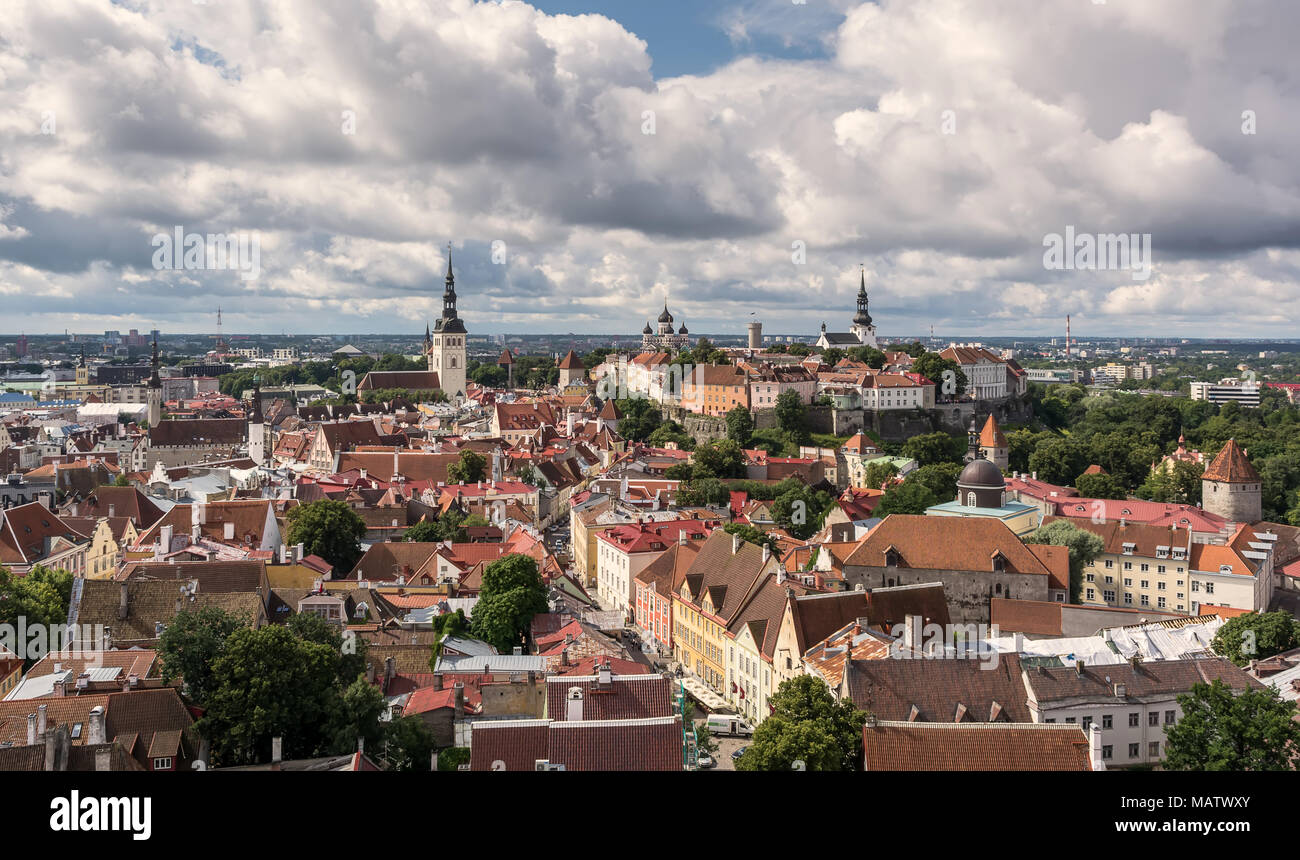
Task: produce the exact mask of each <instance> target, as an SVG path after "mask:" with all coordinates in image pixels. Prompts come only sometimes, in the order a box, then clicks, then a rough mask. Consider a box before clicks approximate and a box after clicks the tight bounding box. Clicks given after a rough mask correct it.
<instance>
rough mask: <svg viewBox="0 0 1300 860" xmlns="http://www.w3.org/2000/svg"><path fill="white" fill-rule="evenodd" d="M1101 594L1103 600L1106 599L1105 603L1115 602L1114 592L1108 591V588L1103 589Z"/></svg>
mask: <svg viewBox="0 0 1300 860" xmlns="http://www.w3.org/2000/svg"><path fill="white" fill-rule="evenodd" d="M1102 596H1103V597H1104V598H1105V600H1106V602H1107V603H1114V602H1115V592H1113V591H1109V590H1108V591H1103V592H1102Z"/></svg>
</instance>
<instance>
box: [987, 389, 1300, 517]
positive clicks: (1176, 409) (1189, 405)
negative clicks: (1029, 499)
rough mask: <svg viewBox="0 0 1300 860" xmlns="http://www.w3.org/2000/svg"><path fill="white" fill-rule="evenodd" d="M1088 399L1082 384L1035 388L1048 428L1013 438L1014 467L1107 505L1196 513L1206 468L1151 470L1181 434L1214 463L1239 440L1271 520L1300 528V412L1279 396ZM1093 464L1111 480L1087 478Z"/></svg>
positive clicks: (1038, 410)
mask: <svg viewBox="0 0 1300 860" xmlns="http://www.w3.org/2000/svg"><path fill="white" fill-rule="evenodd" d="M1086 394H1087V393H1086V391H1085V389H1084V388H1083V386H1079V385H1057V386H1051V387H1050V390H1049V389H1048V387H1045V386H1039V385H1031V391H1030V396H1031V399H1032V401H1033V404H1034V409H1035V412H1036V414H1037V415H1038V417H1039V419H1040V420H1041V421H1042V422H1043V424H1044V425H1046V429H1044V430H1038V431H1035V430H1029V429H1016V430H1012V431H1010V432H1008V433H1007V442H1008V445H1009V468H1010V469H1012V470H1016V471H1022V472H1037V474H1038V477H1039V478H1040V479H1041V480H1045V481H1048V482H1050V483H1054V484H1065V485H1073V486H1076V487H1078V488H1079V490H1080V492H1081V493H1084V489H1085V488H1086V489H1087V493H1086V494H1096V495H1097V496H1099V497H1103V498H1122V497H1124V496H1125V495H1127V494H1132V495H1135V496H1137V497H1139V498H1144V499H1151V500H1154V501H1163V502H1184V503H1188V504H1196V503H1198V502H1200V501H1201V482H1200V476H1201V472H1202V466H1201V465H1200V464H1197V463H1179V464H1176V465H1174V467H1173V468H1172V469H1171V470H1170V471H1168V472H1159V473H1153V472H1152V465H1153V464H1154V463H1156V462H1158V461H1160V460H1161V459H1162V458H1163V457H1164V456H1165V455H1166V454H1168V453H1170V452H1172V451H1173V450H1174V449H1175V448H1176V447H1177V445H1178V437H1179V435H1180V434H1182V435H1184V436H1185V437H1186V440H1187V445H1188V447H1189V448H1193V449H1198V450H1200V451H1201V452H1203V453H1204V454H1205V455H1206V456H1207V457H1213V456H1214V455H1215V454H1217V453H1218V452H1219V450H1220V449H1222V447H1223V445H1224V444H1225V443H1226V442H1227V441H1228V440H1229V439H1236V440H1237V443H1238V444H1240V445H1242V446H1243V447H1244V448H1246V450H1247V451H1248V453H1249V456H1250V460H1251V463H1252V465H1254V467H1255V468H1256V469H1257V470H1258V471H1259V473H1260V479H1261V484H1262V486H1261V490H1262V497H1263V507H1264V516H1265V518H1266V519H1271V520H1275V521H1279V522H1289V523H1292V524H1300V407H1297V406H1294V405H1292V404H1290V403H1288V402H1287V401H1286V400H1285V398H1283V397H1281V396H1280V395H1279V394H1278V393H1277V392H1274V391H1272V390H1268V389H1266V390H1265V391H1264V392H1262V398H1261V405H1260V406H1259V408H1257V409H1243V408H1242V407H1241V406H1240V405H1239V404H1236V403H1225V404H1223V405H1221V406H1219V405H1215V404H1212V403H1208V402H1206V401H1200V400H1191V399H1188V398H1183V397H1173V398H1171V397H1163V396H1160V395H1140V394H1131V393H1126V392H1109V393H1106V394H1102V395H1098V396H1091V397H1090V396H1086ZM1064 430H1068V435H1067V434H1066V433H1063V432H1061V431H1064ZM1092 464H1096V465H1099V466H1101V467H1102V468H1103V469H1104V470H1105V471H1106V473H1107V475H1105V476H1089V477H1087V478H1084V477H1081V476H1082V474H1083V472H1084V470H1086V469H1087V468H1088V466H1089V465H1092ZM1079 481H1082V482H1083V484H1082V486H1080V484H1079V483H1078V482H1079Z"/></svg>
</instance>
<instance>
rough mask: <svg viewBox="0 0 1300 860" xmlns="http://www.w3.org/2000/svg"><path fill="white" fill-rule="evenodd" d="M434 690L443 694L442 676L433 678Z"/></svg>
mask: <svg viewBox="0 0 1300 860" xmlns="http://www.w3.org/2000/svg"><path fill="white" fill-rule="evenodd" d="M433 689H434V690H436V691H439V692H441V690H442V675H434V676H433Z"/></svg>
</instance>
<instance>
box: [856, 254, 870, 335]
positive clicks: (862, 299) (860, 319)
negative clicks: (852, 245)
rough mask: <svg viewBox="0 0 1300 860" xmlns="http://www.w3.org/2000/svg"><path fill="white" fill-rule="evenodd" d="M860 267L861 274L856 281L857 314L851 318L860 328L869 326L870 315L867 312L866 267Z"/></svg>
mask: <svg viewBox="0 0 1300 860" xmlns="http://www.w3.org/2000/svg"><path fill="white" fill-rule="evenodd" d="M859 265H860V266H861V274H860V275H859V280H858V312H857V313H856V314H855V315H854V316H853V322H854V323H856V324H857V325H860V326H869V325H871V314H870V313H868V312H867V267H866V266H862V265H861V264H859Z"/></svg>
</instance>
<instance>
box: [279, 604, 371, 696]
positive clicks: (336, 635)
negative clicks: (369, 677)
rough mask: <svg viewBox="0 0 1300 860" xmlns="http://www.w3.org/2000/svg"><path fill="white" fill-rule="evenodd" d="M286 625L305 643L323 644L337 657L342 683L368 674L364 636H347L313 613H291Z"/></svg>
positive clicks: (348, 682) (347, 682)
mask: <svg viewBox="0 0 1300 860" xmlns="http://www.w3.org/2000/svg"><path fill="white" fill-rule="evenodd" d="M285 626H286V627H288V628H289V630H290V631H292V632H293V635H295V636H297V637H298V638H299V639H301V640H303V641H304V642H315V643H316V644H318V645H324V646H325V647H326V648H329V649H330V651H331V652H332V653H333V654H335V655H336V656H337V658H338V669H337V671H338V676H339V682H340V683H342V684H350V683H352V682H353V681H355V680H356V679H357V678H359V677H361V676H362V675H364V674H365V671H366V642H365V640H364V639H361V638H360V637H356V636H349V637H346V638H345V636H344V634H343V630H342V629H341V628H339V627H337V626H335V625H333V624H330V623H329V622H328V621H326V620H325V619H324V618H322V617H320V616H319V615H316V614H315V613H313V612H298V613H296V614H294V615H291V616H289V620H288V621H287V622H285ZM345 643H346V645H345Z"/></svg>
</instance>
